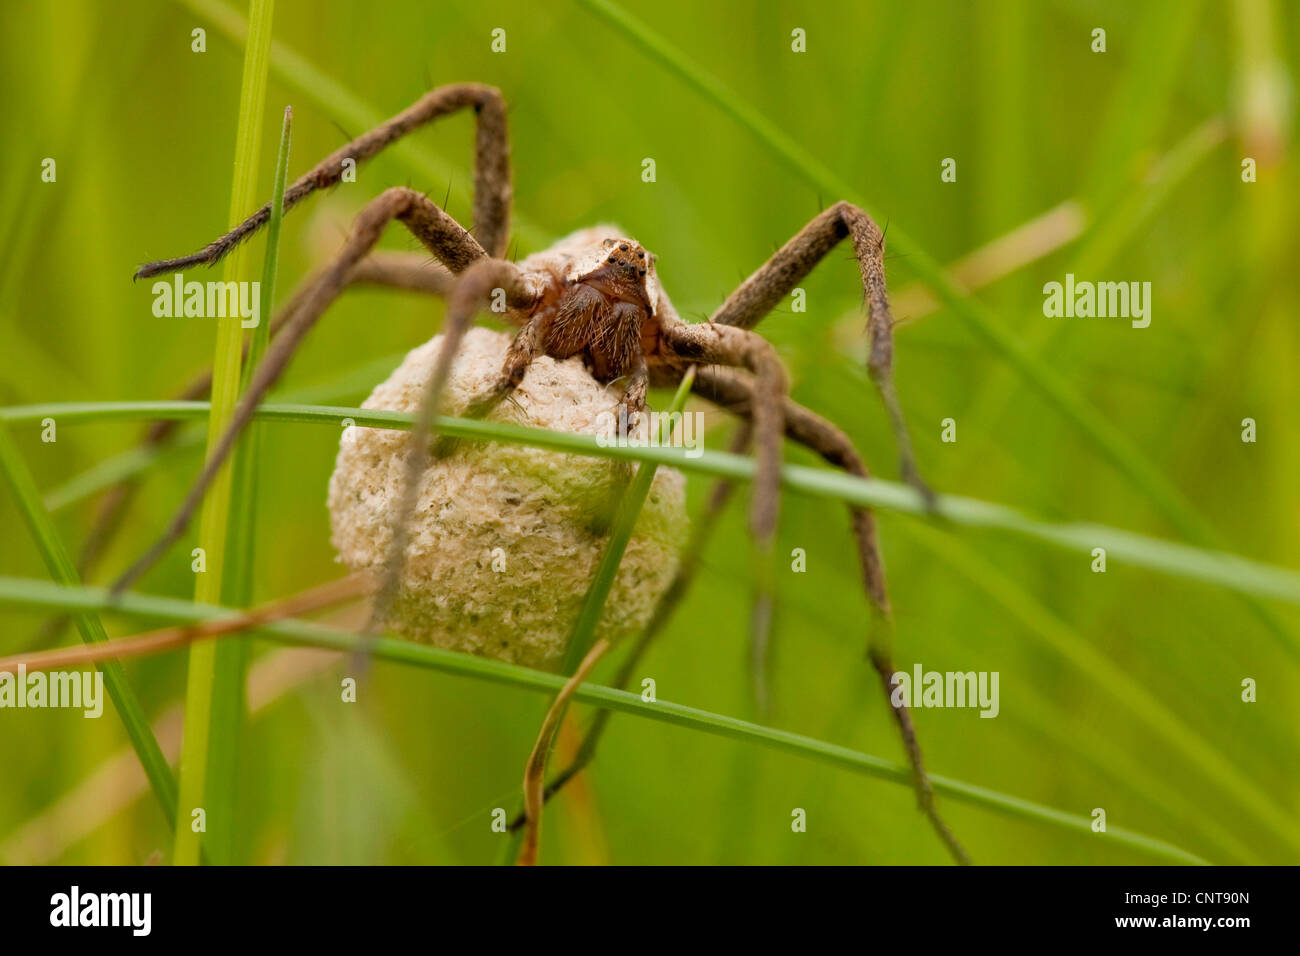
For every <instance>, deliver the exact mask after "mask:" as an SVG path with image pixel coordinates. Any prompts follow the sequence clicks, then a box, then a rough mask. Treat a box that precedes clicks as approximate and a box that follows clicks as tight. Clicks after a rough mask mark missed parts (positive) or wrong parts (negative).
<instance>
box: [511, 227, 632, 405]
mask: <svg viewBox="0 0 1300 956" xmlns="http://www.w3.org/2000/svg"><path fill="white" fill-rule="evenodd" d="M603 231H604V230H603V229H600V228H597V229H587V230H583V231H582V232H579V233H576V234H574V235H573V236H570V237H569V238H568V239H565V240H561V241H560V242H559V243H557V244H556V245H555V246H553V247H552V248H551V249H549V250H547V251H546V252H544V253H541V254H539V255H538V256H536V257H530V258H529V259H525V260H524V261H523V262H522V263H520V268H521V269H523V270H524V271H525V272H529V271H530V270H531V269H542V270H545V271H546V273H547V274H548V275H549V277H550V278H551V281H550V282H549V283H547V284H546V286H545V287H544V291H543V293H542V298H541V302H540V303H539V305H538V307H537V308H536V309H535V310H534V311H533V315H532V318H533V320H534V321H539V322H540V323H541V338H542V347H543V349H544V350H545V352H546V354H548V355H550V356H551V357H552V358H557V359H565V358H569V357H570V356H572V355H577V354H579V353H581V354H582V355H583V356H584V358H585V359H586V361H587V365H588V366H589V367H590V368H591V371H592V374H593V375H594V376H595V377H596V378H597V379H598V380H599V381H602V382H609V381H612V380H613V379H616V378H619V377H621V376H623V375H627V374H629V373H631V372H633V371H635V370H636V369H637V367H638V366H639V365H640V364H641V362H642V361H643V360H644V356H645V351H644V349H643V347H642V331H643V329H644V330H646V331H649V329H648V328H647V327H648V326H650V325H651V323H652V322H653V319H654V315H655V309H656V306H657V304H658V295H657V290H656V289H655V286H654V272H653V269H654V266H653V257H652V256H651V255H650V253H648V252H646V250H645V249H644V248H643V247H642V246H641V244H640V243H638V242H637V241H636V240H634V239H626V238H622V237H619V236H610V235H608V234H606V235H603V236H602V235H601V233H602V232H603Z"/></svg>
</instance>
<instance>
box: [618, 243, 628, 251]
mask: <svg viewBox="0 0 1300 956" xmlns="http://www.w3.org/2000/svg"><path fill="white" fill-rule="evenodd" d="M618 248H619V251H620V252H627V243H626V242H621V243H619V246H618Z"/></svg>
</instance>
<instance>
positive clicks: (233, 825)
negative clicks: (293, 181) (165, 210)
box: [206, 107, 293, 865]
mask: <svg viewBox="0 0 1300 956" xmlns="http://www.w3.org/2000/svg"><path fill="white" fill-rule="evenodd" d="M292 122H293V111H292V110H290V109H289V108H288V107H285V111H284V126H283V127H282V129H281V131H280V150H279V154H278V157H277V159H276V166H275V185H274V186H273V188H272V198H271V217H270V221H269V222H268V223H267V227H266V252H265V254H264V255H263V257H262V284H261V287H260V289H259V292H260V296H261V308H260V309H259V312H258V315H259V316H260V317H261V321H259V322H258V324H257V327H256V328H254V329H253V334H252V339H251V341H250V343H249V348H248V356H247V358H246V359H245V361H244V369H243V374H242V382H241V386H240V391H241V392H242V391H244V390H245V389H247V388H248V383H249V380H250V379H251V378H252V375H253V370H254V369H255V368H256V367H257V365H258V363H259V362H260V361H261V360H262V356H263V355H264V354H265V353H266V347H267V343H269V342H270V340H271V321H270V316H271V306H272V303H273V302H274V301H275V276H276V267H277V265H278V262H279V252H280V228H281V225H282V224H283V222H284V188H285V180H286V179H287V177H288V172H289V136H290V129H291V124H292ZM262 431H263V424H262V423H260V422H254V423H252V424H250V425H249V427H248V429H247V430H246V431H245V433H244V435H243V437H242V438H241V439H240V442H239V444H238V446H236V448H235V453H234V465H233V481H232V484H231V490H230V528H229V532H228V534H227V537H226V564H225V573H224V575H223V580H222V582H221V584H222V588H221V590H222V595H223V600H222V603H223V604H225V605H226V606H227V607H247V606H248V605H249V604H250V603H252V600H253V573H254V570H255V568H256V552H257V547H256V545H257V499H258V474H259V462H260V460H261V447H262ZM248 653H249V642H248V641H247V640H245V639H243V638H237V639H235V640H233V641H222V642H220V643H219V644H218V645H217V647H216V651H215V653H214V655H213V681H212V730H211V733H210V734H209V739H208V778H207V779H208V788H207V798H206V799H207V811H208V819H209V821H210V822H212V823H213V824H214V826H213V827H212V829H211V831H210V833H211V835H210V836H209V838H208V841H207V849H208V852H209V854H210V857H211V860H212V862H213V863H215V864H218V865H223V864H229V863H232V862H234V853H235V843H234V841H235V834H236V831H237V827H238V818H237V811H236V803H235V801H236V798H237V792H238V787H237V783H238V780H239V777H240V774H239V748H240V742H241V741H242V739H243V728H244V710H245V701H244V684H245V682H246V680H247V673H248Z"/></svg>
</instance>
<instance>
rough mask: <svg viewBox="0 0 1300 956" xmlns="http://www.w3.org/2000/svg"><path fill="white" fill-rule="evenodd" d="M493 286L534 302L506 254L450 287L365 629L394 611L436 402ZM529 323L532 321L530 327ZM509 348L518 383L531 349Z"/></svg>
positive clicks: (511, 299) (523, 305) (512, 302)
mask: <svg viewBox="0 0 1300 956" xmlns="http://www.w3.org/2000/svg"><path fill="white" fill-rule="evenodd" d="M497 289H501V290H504V292H505V298H506V304H507V305H509V306H510V307H511V308H514V309H531V308H532V307H533V305H534V302H535V295H536V293H535V290H534V289H533V288H532V286H530V285H529V283H528V281H527V279H526V277H525V275H524V273H523V272H521V271H520V270H519V268H518V267H517V266H515V265H514V263H511V262H506V261H505V260H504V259H489V258H486V257H484V258H482V259H480V260H479V261H478V262H476V263H474V265H472V266H470V267H469V268H468V269H466V270H465V271H464V273H463V274H462V275H461V276H460V278H459V279H458V280H457V282H456V284H455V286H453V287H452V290H451V294H450V295H449V296H448V297H447V318H446V321H445V322H444V323H443V333H442V335H443V341H442V349H441V350H440V351H439V353H438V359H437V361H436V362H435V364H434V368H433V374H432V375H431V376H430V377H429V382H428V384H427V385H426V386H425V391H424V395H423V397H422V398H421V401H420V407H419V410H418V411H417V412H416V415H415V423H414V425H412V427H411V440H410V442H409V443H408V445H407V451H406V459H405V468H404V473H403V479H402V493H401V497H400V499H399V501H398V505H397V508H396V509H395V510H394V511H393V514H392V515H391V520H392V537H391V539H390V543H389V546H388V555H387V557H386V559H385V561H384V571H383V576H382V579H381V581H380V587H379V591H378V593H377V595H376V597H375V603H374V607H373V609H372V611H371V615H370V622H369V624H368V626H367V628H366V632H367V634H375V633H377V632H378V630H379V628H380V627H381V626H382V625H383V623H384V620H385V619H386V618H387V617H388V614H389V612H390V611H391V610H392V606H393V602H394V601H395V600H396V598H397V592H398V590H399V588H400V587H401V580H402V572H403V570H404V569H405V566H406V546H407V543H408V541H409V539H410V531H409V527H410V522H411V516H412V515H413V514H414V513H415V505H416V502H417V500H418V498H419V490H420V476H421V475H422V474H423V473H424V470H425V469H426V468H427V467H428V466H429V463H430V446H431V445H433V446H434V447H436V446H437V442H438V438H437V436H433V435H431V433H432V432H433V431H434V421H435V419H436V418H437V416H438V406H439V402H440V400H441V397H442V392H443V389H444V388H445V387H446V384H447V379H448V377H449V376H450V374H451V363H452V361H453V360H454V359H455V357H456V353H457V352H459V351H460V343H461V340H462V339H463V338H464V336H465V331H466V330H467V329H468V328H469V326H470V324H471V323H472V322H473V320H474V316H475V314H476V313H477V312H478V311H479V309H481V308H483V307H484V306H485V305H487V303H488V301H489V299H490V297H491V296H492V295H493V293H494V291H495V290H497ZM532 324H533V323H531V322H530V323H529V326H531V325H532ZM529 326H525V328H524V332H528V329H529ZM533 334H534V335H535V334H536V333H535V332H534V333H533ZM521 337H523V333H520V336H516V339H515V344H516V345H518V344H519V342H520V338H521ZM527 340H528V339H526V341H527ZM511 353H512V355H513V356H514V358H513V359H512V358H510V357H507V360H506V366H507V373H506V378H507V380H509V381H512V382H514V384H518V381H515V377H516V375H517V378H518V379H519V380H522V379H523V375H524V371H525V370H526V368H527V366H528V361H530V360H531V354H532V353H530V352H529V351H528V349H527V347H526V346H525V347H521V348H519V349H518V350H517V349H516V348H515V347H514V346H512V347H511ZM512 361H513V362H514V363H522V364H518V369H517V373H516V372H514V371H512V369H514V367H515V366H514V365H512ZM511 387H513V385H512V386H511ZM498 400H499V399H498ZM367 651H368V648H363V649H362V651H361V655H362V656H364V655H365V654H366V653H367Z"/></svg>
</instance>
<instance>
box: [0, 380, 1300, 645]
mask: <svg viewBox="0 0 1300 956" xmlns="http://www.w3.org/2000/svg"><path fill="white" fill-rule="evenodd" d="M207 414H208V403H207V402H181V401H164V402H104V403H101V402H67V403H51V404H41V405H24V406H17V407H13V408H6V409H0V421H7V422H9V423H11V424H20V423H35V422H39V421H40V420H41V419H42V418H45V417H47V416H51V415H54V416H58V418H59V421H60V422H61V423H64V424H73V423H75V422H88V421H114V420H123V419H132V418H134V419H150V418H168V419H182V420H183V419H190V418H203V417H204V416H205V415H207ZM256 417H257V418H258V419H261V420H263V421H279V422H310V423H314V424H319V425H330V426H333V427H334V428H338V427H339V423H340V422H342V421H343V420H344V419H345V418H349V419H352V421H353V423H354V424H357V425H361V426H364V427H367V428H396V429H406V428H410V427H411V416H410V415H408V414H405V413H403V412H391V411H384V410H382V409H364V408H343V407H333V406H316V405H280V404H273V405H262V406H261V407H260V408H259V409H258V411H257V416H256ZM437 427H438V432H439V434H446V435H450V436H453V437H456V438H465V439H469V440H470V441H499V442H513V443H517V444H525V445H533V446H535V447H538V448H548V449H551V450H552V451H562V452H568V453H570V454H574V455H588V456H592V457H596V458H624V459H628V460H631V461H651V462H657V463H659V464H663V465H671V466H672V467H674V468H679V469H681V470H682V471H687V472H692V473H694V474H702V475H712V476H714V477H720V478H730V479H733V480H736V481H750V480H752V479H753V477H754V462H753V460H752V459H750V458H745V457H743V456H739V455H731V454H728V453H726V452H720V451H704V452H702V453H701V454H700V455H699V457H697V458H688V457H687V456H686V453H685V449H681V448H664V447H654V446H650V447H644V448H619V447H615V446H610V447H602V446H601V445H599V444H598V443H597V442H596V439H595V438H594V437H592V436H589V435H575V434H572V433H569V432H555V431H547V430H546V429H541V428H528V427H526V426H522V425H512V424H509V423H506V422H486V421H475V420H470V419H462V418H440V419H439V420H438V426H437ZM781 482H782V484H783V485H784V486H785V487H786V488H787V489H790V490H792V491H797V492H802V493H805V494H809V495H814V496H817V497H821V498H826V499H830V500H836V501H843V502H846V503H849V504H857V505H865V506H867V507H871V508H887V509H889V510H891V511H898V512H902V513H904V514H911V515H915V516H918V517H925V516H926V515H927V511H926V508H925V504H924V502H922V501H921V500H920V497H919V496H918V495H917V494H916V493H915V491H913V490H912V489H911V488H908V487H906V486H904V485H900V484H896V483H894V482H889V481H883V480H881V479H876V478H873V479H863V478H855V477H854V476H852V475H847V474H844V473H842V472H838V471H831V470H828V469H824V468H809V467H805V466H802V465H785V466H784V467H783V468H782V470H781ZM938 514H939V517H941V518H943V519H944V520H945V521H946V522H948V523H950V524H952V525H963V526H967V527H972V528H986V529H989V530H996V531H1010V532H1013V533H1015V534H1018V535H1023V536H1025V537H1028V538H1031V539H1033V540H1036V541H1040V542H1043V543H1045V544H1051V545H1053V546H1055V547H1058V548H1063V549H1065V550H1068V551H1074V552H1077V553H1082V554H1088V555H1090V554H1091V552H1092V549H1093V548H1098V547H1100V548H1105V549H1106V554H1107V558H1108V560H1109V561H1110V562H1112V563H1111V567H1112V568H1115V567H1116V564H1115V562H1118V565H1119V566H1123V565H1126V564H1127V565H1131V566H1133V567H1137V568H1145V569H1147V570H1150V571H1158V572H1160V573H1162V574H1169V575H1172V576H1174V577H1179V578H1183V579H1185V580H1189V581H1198V582H1202V583H1206V584H1213V585H1216V586H1218V587H1223V588H1227V589H1229V590H1231V591H1236V592H1238V593H1240V594H1245V595H1252V596H1254V597H1259V598H1266V599H1269V600H1278V601H1285V602H1286V603H1288V604H1298V605H1300V571H1296V570H1293V569H1291V568H1282V567H1278V566H1276V565H1271V564H1266V563H1264V562H1261V561H1254V560H1251V559H1249V558H1243V557H1241V556H1239V555H1235V554H1230V553H1228V552H1224V551H1216V550H1210V549H1206V548H1198V547H1193V546H1192V545H1186V544H1181V543H1178V542H1174V541H1165V540H1161V539H1159V538H1153V537H1150V536H1147V535H1141V534H1135V533H1133V532H1131V531H1124V530H1122V529H1120V528H1112V527H1108V526H1106V525H1101V524H1093V523H1090V522H1072V523H1068V524H1059V523H1052V522H1046V521H1040V520H1037V519H1035V518H1032V517H1030V516H1028V515H1026V514H1024V513H1023V512H1021V511H1018V510H1017V509H1015V508H1011V507H1009V506H1007V505H1001V504H997V503H995V502H991V501H981V500H979V499H976V498H965V497H960V496H957V495H940V496H939V511H938ZM1283 646H1284V647H1285V649H1286V650H1287V651H1288V653H1290V654H1291V655H1292V656H1293V657H1295V658H1296V659H1298V660H1300V645H1298V644H1296V643H1295V642H1294V641H1291V642H1288V643H1286V644H1284V645H1283Z"/></svg>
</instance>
